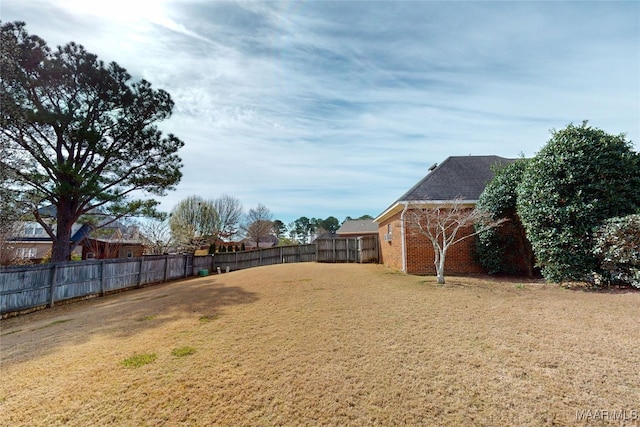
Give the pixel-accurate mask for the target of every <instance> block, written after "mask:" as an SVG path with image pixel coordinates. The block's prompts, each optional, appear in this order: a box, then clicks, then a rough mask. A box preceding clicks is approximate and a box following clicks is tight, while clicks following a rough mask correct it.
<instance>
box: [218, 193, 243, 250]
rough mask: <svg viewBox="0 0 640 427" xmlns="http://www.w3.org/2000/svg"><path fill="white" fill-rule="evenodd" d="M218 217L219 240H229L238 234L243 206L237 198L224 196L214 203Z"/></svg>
mask: <svg viewBox="0 0 640 427" xmlns="http://www.w3.org/2000/svg"><path fill="white" fill-rule="evenodd" d="M213 207H214V209H215V210H216V212H217V214H218V216H217V221H218V223H217V224H216V230H217V232H216V234H217V235H216V236H215V237H216V240H217V238H222V239H229V238H231V237H233V236H234V235H236V234H237V233H238V225H239V223H240V218H242V204H241V203H240V200H239V199H237V198H236V197H233V196H229V195H227V194H223V195H222V196H221V197H218V198H217V199H215V200H214V201H213Z"/></svg>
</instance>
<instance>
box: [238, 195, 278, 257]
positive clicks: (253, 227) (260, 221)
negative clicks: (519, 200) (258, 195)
mask: <svg viewBox="0 0 640 427" xmlns="http://www.w3.org/2000/svg"><path fill="white" fill-rule="evenodd" d="M272 228H273V221H272V220H271V211H270V210H269V209H268V208H267V207H266V206H264V205H262V204H258V206H257V207H255V208H252V209H249V213H248V214H247V217H246V218H245V223H244V224H243V226H242V230H243V231H244V232H245V234H246V236H247V237H248V238H249V239H251V240H253V241H254V242H256V246H257V247H260V241H265V240H266V238H267V237H269V235H270V234H271V230H272Z"/></svg>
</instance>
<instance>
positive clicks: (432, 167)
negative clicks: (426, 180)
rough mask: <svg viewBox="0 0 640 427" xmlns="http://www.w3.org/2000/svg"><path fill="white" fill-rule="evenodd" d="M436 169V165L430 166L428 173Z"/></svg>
mask: <svg viewBox="0 0 640 427" xmlns="http://www.w3.org/2000/svg"><path fill="white" fill-rule="evenodd" d="M437 167H438V164H437V163H434V164H432V165H431V167H430V168H429V172H431V171H432V170H434V169H435V168H437Z"/></svg>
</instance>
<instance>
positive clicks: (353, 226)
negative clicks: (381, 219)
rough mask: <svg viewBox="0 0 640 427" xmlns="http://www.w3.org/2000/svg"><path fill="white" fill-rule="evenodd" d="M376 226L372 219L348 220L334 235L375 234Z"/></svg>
mask: <svg viewBox="0 0 640 427" xmlns="http://www.w3.org/2000/svg"><path fill="white" fill-rule="evenodd" d="M377 232H378V224H376V223H374V222H373V220H372V219H350V220H347V221H345V222H344V223H342V225H341V226H340V228H338V230H337V231H336V234H338V235H342V234H358V233H377Z"/></svg>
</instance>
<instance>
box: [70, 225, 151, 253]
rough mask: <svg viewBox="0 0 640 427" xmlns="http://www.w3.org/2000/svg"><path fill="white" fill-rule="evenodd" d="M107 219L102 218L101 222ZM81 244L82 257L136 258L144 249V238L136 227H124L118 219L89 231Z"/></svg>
mask: <svg viewBox="0 0 640 427" xmlns="http://www.w3.org/2000/svg"><path fill="white" fill-rule="evenodd" d="M108 220H109V219H108V218H103V220H102V221H101V222H102V223H104V222H106V221H108ZM81 245H82V259H109V258H137V257H141V256H142V255H144V251H145V240H144V238H143V236H142V235H141V234H140V232H139V230H138V227H135V226H130V227H126V226H124V225H122V224H121V223H119V222H118V221H114V222H112V223H111V224H108V225H105V226H104V227H103V228H99V229H97V230H93V231H91V232H90V233H89V235H88V236H87V237H85V238H84V239H83V240H82V242H81Z"/></svg>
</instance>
